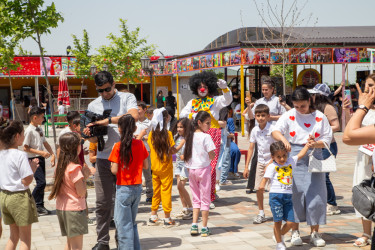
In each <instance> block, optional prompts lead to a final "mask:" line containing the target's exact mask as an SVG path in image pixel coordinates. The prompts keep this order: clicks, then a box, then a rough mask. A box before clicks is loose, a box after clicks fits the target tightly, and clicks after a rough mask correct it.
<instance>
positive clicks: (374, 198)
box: [352, 174, 375, 221]
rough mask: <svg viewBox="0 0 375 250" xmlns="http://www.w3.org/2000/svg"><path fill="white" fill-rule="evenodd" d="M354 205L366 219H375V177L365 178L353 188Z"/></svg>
mask: <svg viewBox="0 0 375 250" xmlns="http://www.w3.org/2000/svg"><path fill="white" fill-rule="evenodd" d="M352 192H353V196H352V204H353V207H354V208H355V209H356V210H357V211H358V212H359V213H360V214H361V215H363V216H364V217H365V218H366V219H369V220H372V221H375V220H374V219H375V177H374V174H373V175H372V177H371V179H370V180H363V181H362V182H361V183H359V184H358V185H356V186H354V187H353V189H352Z"/></svg>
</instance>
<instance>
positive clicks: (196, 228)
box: [190, 225, 199, 236]
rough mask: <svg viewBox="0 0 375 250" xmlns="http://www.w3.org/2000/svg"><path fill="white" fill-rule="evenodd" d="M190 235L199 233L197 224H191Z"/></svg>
mask: <svg viewBox="0 0 375 250" xmlns="http://www.w3.org/2000/svg"><path fill="white" fill-rule="evenodd" d="M190 235H191V236H197V235H199V230H198V225H192V226H191V228H190Z"/></svg>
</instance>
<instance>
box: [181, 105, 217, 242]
mask: <svg viewBox="0 0 375 250" xmlns="http://www.w3.org/2000/svg"><path fill="white" fill-rule="evenodd" d="M193 125H194V128H193V131H192V132H191V133H189V134H188V135H187V136H186V145H185V150H184V160H185V162H186V167H187V168H189V184H190V189H191V193H192V196H193V224H192V226H191V229H190V234H191V235H192V236H196V235H198V234H199V231H198V217H199V211H200V210H201V211H202V230H201V236H202V237H207V236H208V235H210V230H209V229H208V227H207V222H208V212H209V210H210V202H211V166H210V162H211V160H212V159H214V157H215V151H214V150H215V144H214V142H213V141H212V139H211V136H210V135H209V134H206V133H207V131H208V130H209V129H210V127H211V117H210V114H209V113H207V112H206V111H199V112H198V114H197V116H196V117H195V120H194V122H193Z"/></svg>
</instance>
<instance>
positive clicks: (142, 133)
mask: <svg viewBox="0 0 375 250" xmlns="http://www.w3.org/2000/svg"><path fill="white" fill-rule="evenodd" d="M137 105H138V113H139V119H138V121H137V123H136V125H137V130H136V131H135V132H134V136H135V137H136V139H138V140H142V141H143V143H144V144H145V147H146V149H147V151H148V157H147V160H148V165H149V166H150V167H149V168H147V169H143V170H142V173H143V177H144V178H145V182H146V203H151V202H152V196H153V188H152V175H151V159H150V146H149V145H148V143H147V136H148V134H149V132H150V129H151V127H150V125H151V122H150V120H149V119H147V117H146V112H147V105H146V103H145V102H143V101H138V102H137Z"/></svg>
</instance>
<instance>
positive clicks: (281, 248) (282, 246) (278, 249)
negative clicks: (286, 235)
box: [276, 242, 286, 250]
mask: <svg viewBox="0 0 375 250" xmlns="http://www.w3.org/2000/svg"><path fill="white" fill-rule="evenodd" d="M285 249H286V246H285V244H284V243H283V242H280V243H277V244H276V250H285Z"/></svg>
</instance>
